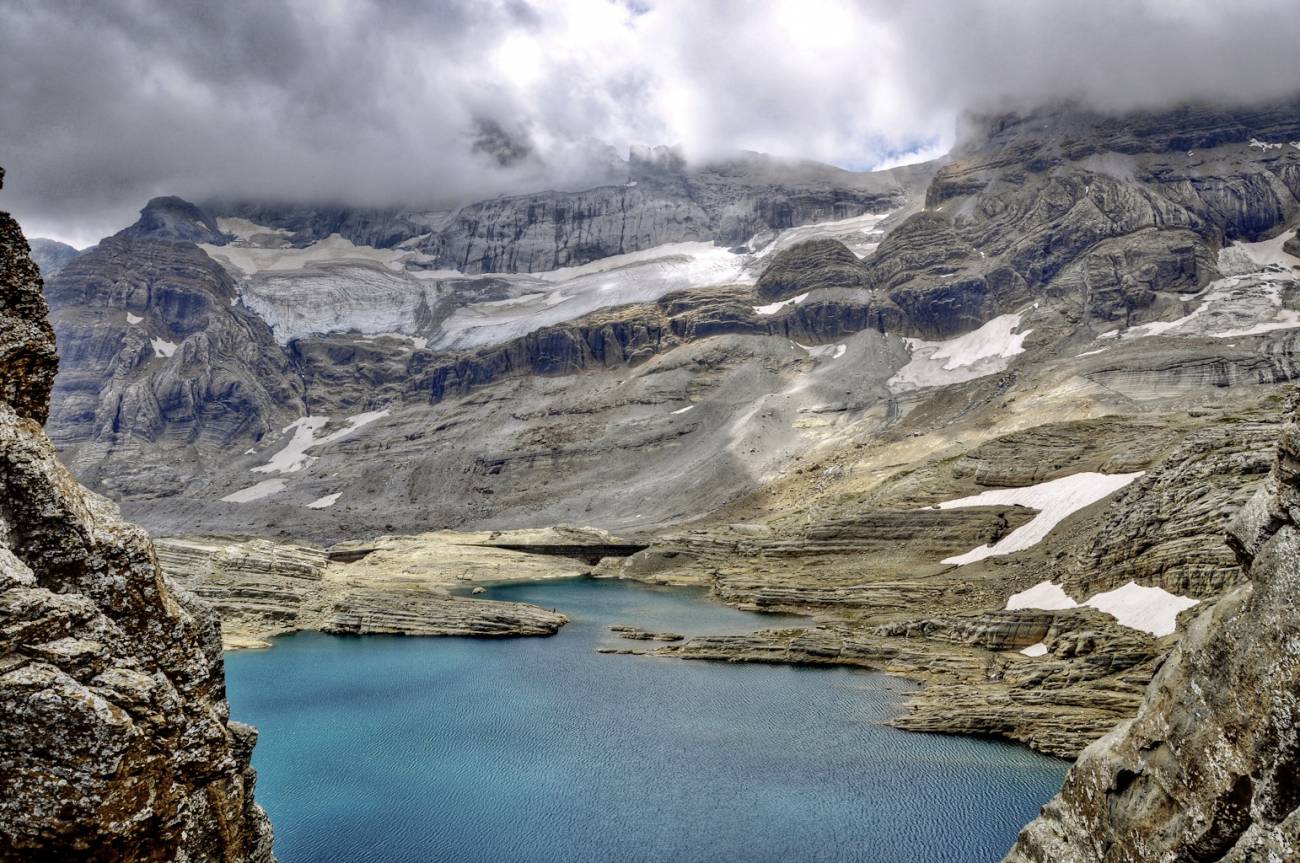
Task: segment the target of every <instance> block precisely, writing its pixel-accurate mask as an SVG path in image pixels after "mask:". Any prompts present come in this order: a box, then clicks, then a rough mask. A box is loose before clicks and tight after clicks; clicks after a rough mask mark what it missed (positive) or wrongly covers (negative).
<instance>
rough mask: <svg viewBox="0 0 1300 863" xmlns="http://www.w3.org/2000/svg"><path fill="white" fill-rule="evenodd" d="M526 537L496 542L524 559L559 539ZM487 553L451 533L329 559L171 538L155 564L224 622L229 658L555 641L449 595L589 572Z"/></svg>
mask: <svg viewBox="0 0 1300 863" xmlns="http://www.w3.org/2000/svg"><path fill="white" fill-rule="evenodd" d="M522 533H523V535H521V536H512V535H511V534H509V533H507V534H498V535H497V536H496V539H497V540H500V541H501V542H502V543H506V544H511V543H510V540H512V539H513V540H515V542H514V543H512V545H513V546H515V547H527V546H528V544H529V543H530V541H536V540H538V539H543V538H547V537H549V538H551V539H554V538H555V536H556V532H554V531H552V532H549V533H548V532H542V531H530V532H522ZM540 534H545V536H539V535H540ZM587 538H588V539H590V538H592V537H590V536H588V537H587ZM492 541H494V538H493V535H492V534H489V533H485V534H477V535H468V534H454V533H451V532H444V533H441V534H429V535H426V536H416V537H391V536H384V537H379V538H377V539H374V540H368V541H352V542H345V543H341V544H339V545H336V546H333V547H332V548H330V549H329V550H328V551H322V550H320V549H314V548H309V547H307V546H302V545H294V544H290V543H276V542H270V541H268V540H263V539H254V540H242V541H241V540H234V539H220V538H201V537H188V538H187V537H175V538H171V539H163V540H159V541H158V558H159V562H160V563H161V565H162V567H163V570H164V571H165V572H166V573H167V574H168V576H170V577H172V578H174V579H176V581H178V582H179V583H181V584H183V585H185V586H186V587H187V588H188V589H189V590H191V591H193V592H194V593H195V594H196V595H198V596H200V597H202V598H203V599H204V600H205V601H207V602H208V603H209V604H210V605H212V607H213V608H215V609H216V610H217V611H218V612H219V613H220V614H221V618H222V623H223V627H222V637H223V639H224V641H225V645H226V647H227V648H241V647H266V646H269V644H270V641H269V639H271V638H273V637H274V636H277V635H284V634H287V633H290V632H298V631H301V630H318V631H321V632H333V633H340V634H348V635H364V634H371V633H383V634H391V635H472V636H488V637H493V636H514V635H552V634H554V633H555V632H557V631H559V629H560V627H561V626H563V625H564V624H565V623H566V622H567V620H568V618H566V617H565V616H564V615H563V614H558V613H556V612H553V611H547V610H545V609H542V608H537V607H535V606H532V605H528V604H526V603H520V602H494V601H488V600H478V599H465V598H462V597H456V596H453V595H452V594H451V592H450V591H451V589H452V588H456V587H460V586H463V585H468V584H472V583H476V582H482V581H533V580H536V579H543V578H572V577H575V576H578V575H582V574H585V573H586V572H587V571H588V570H589V569H590V567H589V566H588V565H587V564H585V563H582V562H581V561H579V560H575V559H572V558H570V557H565V556H563V554H562V553H561V554H554V553H543V554H530V553H527V552H523V551H517V550H509V549H505V548H499V547H496V546H494V545H489V544H488V543H490V542H492Z"/></svg>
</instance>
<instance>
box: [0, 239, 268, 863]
mask: <svg viewBox="0 0 1300 863" xmlns="http://www.w3.org/2000/svg"><path fill="white" fill-rule="evenodd" d="M54 372H55V352H54V343H53V338H52V332H51V330H50V326H49V324H48V322H47V321H46V319H45V301H44V298H43V297H42V295H41V281H40V278H39V276H38V274H37V268H36V264H35V263H34V262H32V260H31V259H30V257H29V256H28V252H27V244H26V242H25V241H24V240H23V237H22V234H21V233H20V232H19V230H18V228H17V226H16V225H15V224H14V222H13V220H12V219H10V218H9V216H8V215H7V214H0V381H2V382H3V386H2V387H0V859H4V860H13V861H18V860H23V861H65V860H85V861H122V863H127V861H132V863H135V861H159V863H161V861H192V863H199V861H213V863H217V861H220V862H221V863H270V861H272V860H273V857H272V853H271V828H270V824H269V822H268V821H267V818H266V815H265V813H263V811H262V809H261V807H259V806H258V805H257V803H256V802H255V801H254V799H253V786H254V780H255V775H254V772H253V770H252V768H251V767H250V766H249V758H250V755H251V752H252V748H253V744H254V742H255V740H256V737H257V733H256V731H255V730H254V729H252V728H250V727H248V726H245V725H241V724H240V723H237V722H232V721H230V718H229V707H228V705H227V703H226V700H225V680H224V676H223V672H222V659H221V639H220V624H219V622H218V620H217V618H216V616H215V615H214V614H213V613H212V612H211V611H210V610H208V609H207V608H206V607H205V606H203V605H202V604H201V603H200V602H198V601H197V600H195V599H194V598H193V597H192V596H191V595H189V594H187V593H185V592H184V591H182V590H179V589H178V588H176V587H175V586H174V585H173V584H172V583H171V582H169V581H168V580H167V579H166V578H165V577H164V576H163V574H162V572H161V571H160V570H159V568H158V564H157V560H156V557H155V555H154V550H153V546H152V544H151V543H150V541H149V538H148V537H147V536H146V535H145V533H144V531H142V530H141V529H139V528H137V527H135V526H133V525H130V524H127V523H125V522H123V521H122V520H121V518H120V517H119V516H118V514H117V510H116V508H115V507H114V506H113V505H112V504H111V503H110V502H108V501H107V500H105V499H103V498H101V497H99V496H97V495H95V494H92V493H90V492H88V491H86V490H85V489H83V488H81V487H80V486H79V485H78V484H77V483H76V481H75V480H74V479H73V478H72V476H71V475H70V474H69V473H68V472H67V470H66V469H65V468H64V467H63V466H62V465H61V464H60V463H59V462H58V460H57V459H56V458H55V455H54V449H53V447H52V446H51V445H50V442H49V441H48V440H47V439H46V437H45V434H44V432H43V431H42V428H41V424H42V422H43V421H44V419H45V416H46V409H47V400H48V395H49V391H50V384H51V381H52V380H53V377H54Z"/></svg>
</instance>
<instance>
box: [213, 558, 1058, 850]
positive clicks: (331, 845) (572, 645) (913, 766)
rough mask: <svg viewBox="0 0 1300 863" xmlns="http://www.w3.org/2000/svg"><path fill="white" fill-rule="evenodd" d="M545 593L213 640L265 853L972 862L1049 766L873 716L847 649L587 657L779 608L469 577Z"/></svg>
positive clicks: (885, 681) (887, 693) (865, 685)
mask: <svg viewBox="0 0 1300 863" xmlns="http://www.w3.org/2000/svg"><path fill="white" fill-rule="evenodd" d="M488 596H489V597H491V598H496V599H513V600H520V601H526V602H533V603H536V604H538V605H543V606H545V607H547V608H558V609H559V610H561V611H563V612H565V613H566V614H568V615H569V617H570V618H571V619H572V622H571V623H570V624H569V625H568V626H566V627H565V628H564V629H563V630H561V632H560V634H559V635H556V636H554V637H552V638H528V639H509V640H502V641H493V640H479V639H467V638H425V639H421V638H402V637H386V636H364V637H336V636H327V635H320V634H314V633H302V634H298V635H293V636H289V637H286V638H282V639H279V640H278V641H277V642H276V644H275V647H273V648H272V649H270V650H265V651H256V652H254V651H244V652H236V653H230V654H227V657H226V672H227V678H228V686H229V695H230V703H231V710H232V714H233V716H234V718H236V719H239V720H242V721H245V722H251V723H253V724H255V725H257V726H258V727H259V728H260V729H261V732H262V736H261V740H260V742H259V743H258V745H257V750H256V752H255V753H254V757H253V764H254V766H255V767H256V768H257V769H258V771H259V778H258V783H257V798H258V800H259V801H260V802H261V803H262V805H263V806H265V807H266V809H267V811H268V812H269V813H270V815H271V819H272V821H273V823H274V824H275V831H276V845H275V848H276V852H277V854H278V856H279V858H280V860H281V861H282V863H325V861H339V863H381V861H382V863H408V861H410V863H414V861H419V863H428V861H483V863H514V861H518V863H525V861H527V863H550V861H556V863H558V861H566V863H568V861H591V863H597V861H599V863H623V861H626V863H636V861H646V863H652V861H674V863H696V861H701V863H702V861H710V863H727V861H736V863H761V861H800V863H816V861H873V863H874V861H880V863H906V861H927V863H948V861H951V863H988V861H996V860H999V859H1000V858H1001V856H1002V854H1003V853H1005V851H1006V850H1007V849H1008V848H1009V847H1010V846H1011V844H1012V842H1013V841H1014V840H1015V837H1016V833H1017V831H1018V830H1019V828H1020V826H1021V825H1022V824H1024V823H1025V822H1026V821H1028V820H1030V819H1031V818H1033V816H1035V815H1036V814H1037V813H1038V807H1039V806H1040V805H1041V804H1043V803H1044V802H1046V801H1047V800H1048V799H1049V798H1050V797H1051V796H1052V794H1054V793H1055V792H1056V790H1057V789H1058V788H1059V787H1060V783H1061V779H1062V777H1063V776H1064V773H1065V769H1066V764H1065V762H1062V761H1058V760H1056V759H1050V758H1044V757H1041V756H1038V755H1035V754H1033V753H1031V752H1029V751H1028V750H1025V749H1023V748H1021V747H1017V746H1012V745H1009V744H1003V743H998V742H991V741H985V740H974V739H970V738H961V737H945V736H939V735H923V734H911V733H907V732H903V731H898V730H895V729H892V728H888V727H885V726H883V725H881V724H880V723H881V722H882V720H884V719H886V718H888V717H889V716H891V715H893V714H894V712H895V711H897V709H898V703H899V701H900V699H901V697H902V696H903V695H904V694H905V693H906V692H907V691H908V689H909V687H910V684H908V683H907V682H906V681H902V680H899V679H897V678H890V677H886V676H884V675H880V674H872V673H867V672H862V671H853V670H850V669H809V668H791V667H784V666H768V665H745V664H727V663H713V662H684V661H680V660H673V659H662V658H649V657H637V656H616V655H601V654H597V653H596V652H595V648H596V647H597V646H600V645H604V644H609V645H616V646H629V645H630V646H637V645H640V646H643V647H645V646H650V645H647V643H645V642H630V641H625V640H622V639H619V638H617V637H616V636H615V635H613V634H612V633H610V632H608V630H607V629H606V627H607V626H608V625H609V624H613V623H627V624H633V625H637V626H643V627H645V628H648V629H660V630H664V629H671V630H672V631H675V632H682V633H687V634H690V633H707V632H712V633H721V632H745V631H749V630H753V629H760V628H764V627H769V626H780V625H784V623H786V622H788V621H789V620H790V619H788V618H787V619H782V618H773V617H772V616H768V615H762V616H760V615H754V614H749V613H746V612H741V611H736V610H735V609H731V608H727V607H725V606H723V605H720V604H717V603H715V602H712V601H710V600H708V599H706V598H704V594H703V593H700V592H695V591H689V590H682V589H667V588H653V587H646V586H642V585H633V584H628V583H625V582H608V581H600V582H598V581H591V580H587V579H581V580H573V581H564V582H551V583H544V584H529V585H515V586H508V587H498V588H494V589H492V590H491V591H490V592H489V594H488Z"/></svg>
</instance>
